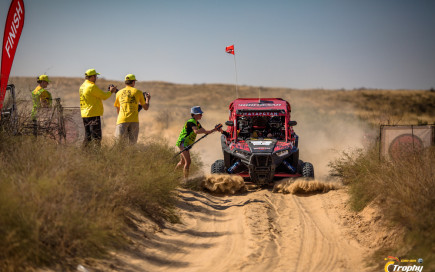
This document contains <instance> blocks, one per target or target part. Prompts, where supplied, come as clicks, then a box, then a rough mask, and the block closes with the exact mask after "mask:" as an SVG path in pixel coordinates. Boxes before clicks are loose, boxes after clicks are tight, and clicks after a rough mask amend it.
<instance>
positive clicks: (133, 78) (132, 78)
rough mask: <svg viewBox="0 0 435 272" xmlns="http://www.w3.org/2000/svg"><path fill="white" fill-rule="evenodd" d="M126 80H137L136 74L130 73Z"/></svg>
mask: <svg viewBox="0 0 435 272" xmlns="http://www.w3.org/2000/svg"><path fill="white" fill-rule="evenodd" d="M125 80H134V81H137V79H136V76H135V75H133V74H128V75H126V76H125Z"/></svg>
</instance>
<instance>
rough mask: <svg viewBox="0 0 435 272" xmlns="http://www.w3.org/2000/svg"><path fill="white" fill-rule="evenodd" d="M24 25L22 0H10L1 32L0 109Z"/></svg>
mask: <svg viewBox="0 0 435 272" xmlns="http://www.w3.org/2000/svg"><path fill="white" fill-rule="evenodd" d="M23 26H24V2H23V0H12V3H11V5H10V7H9V12H8V16H7V17H6V26H5V32H4V34H3V48H2V66H1V78H0V110H1V109H2V108H3V100H4V98H5V93H6V88H7V86H8V80H9V74H10V72H11V68H12V63H13V62H14V56H15V51H17V46H18V41H19V40H20V36H21V32H22V30H23Z"/></svg>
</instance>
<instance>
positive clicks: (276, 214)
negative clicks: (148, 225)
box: [112, 189, 368, 272]
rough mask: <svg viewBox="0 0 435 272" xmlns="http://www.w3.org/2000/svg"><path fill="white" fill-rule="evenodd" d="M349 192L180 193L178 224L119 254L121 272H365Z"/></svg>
mask: <svg viewBox="0 0 435 272" xmlns="http://www.w3.org/2000/svg"><path fill="white" fill-rule="evenodd" d="M345 198H346V193H345V192H344V190H338V191H330V192H328V193H325V194H313V195H304V196H296V195H291V194H287V195H284V194H279V193H273V192H272V191H271V190H259V191H251V192H248V193H246V194H243V195H236V196H224V197H218V196H212V195H210V194H207V193H204V192H197V191H190V190H186V189H180V204H179V208H180V210H181V214H182V215H181V220H182V223H181V224H173V225H172V224H171V225H167V226H165V227H164V228H162V229H161V231H160V232H157V233H156V234H155V236H153V237H149V238H143V237H142V238H141V239H139V240H136V242H135V243H136V244H135V246H134V247H135V250H133V251H131V252H124V253H121V254H120V253H117V254H116V259H117V260H118V261H117V262H116V264H114V265H112V268H113V269H114V270H117V271H119V270H121V271H208V272H210V271H364V269H363V258H364V257H365V256H367V254H368V249H367V248H364V247H363V246H362V245H360V244H359V243H358V242H357V241H356V240H355V239H354V238H352V237H351V236H350V235H349V233H348V232H347V231H346V227H345V226H344V224H343V220H342V217H343V213H345V212H346V211H344V205H345Z"/></svg>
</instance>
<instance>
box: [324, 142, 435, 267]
mask: <svg viewBox="0 0 435 272" xmlns="http://www.w3.org/2000/svg"><path fill="white" fill-rule="evenodd" d="M377 150H378V149H377V148H376V147H373V148H371V149H370V150H368V151H367V152H363V151H362V150H360V151H358V152H355V153H354V154H345V155H344V156H343V157H342V158H341V159H339V160H336V161H335V162H333V163H332V164H331V166H332V168H333V174H334V175H337V176H340V177H341V178H342V179H343V182H344V183H345V184H348V185H349V187H350V194H351V204H352V207H353V208H354V209H356V210H362V209H363V208H364V207H365V206H366V205H367V204H368V203H370V202H371V201H372V200H374V199H376V202H377V203H379V204H378V206H379V208H380V209H381V211H382V213H383V215H384V216H385V217H386V218H388V219H390V220H391V221H392V222H394V223H395V224H399V225H401V226H403V227H405V228H406V230H407V235H406V237H405V238H406V239H405V241H406V243H407V247H408V248H410V251H409V252H408V254H412V255H413V256H414V255H415V256H418V257H421V258H423V259H424V258H426V259H431V258H433V257H434V252H435V251H434V248H433V245H434V244H435V234H434V232H433V230H434V229H435V210H434V209H433V206H434V203H435V170H434V167H433V166H434V165H435V147H431V148H427V149H426V150H424V151H423V152H421V153H415V154H407V155H404V156H403V157H402V159H401V160H398V161H388V160H383V161H379V157H378V153H377ZM399 246H402V245H399Z"/></svg>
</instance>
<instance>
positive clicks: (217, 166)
mask: <svg viewBox="0 0 435 272" xmlns="http://www.w3.org/2000/svg"><path fill="white" fill-rule="evenodd" d="M211 173H212V174H224V173H225V163H224V160H217V161H215V162H214V163H213V164H212V165H211Z"/></svg>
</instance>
